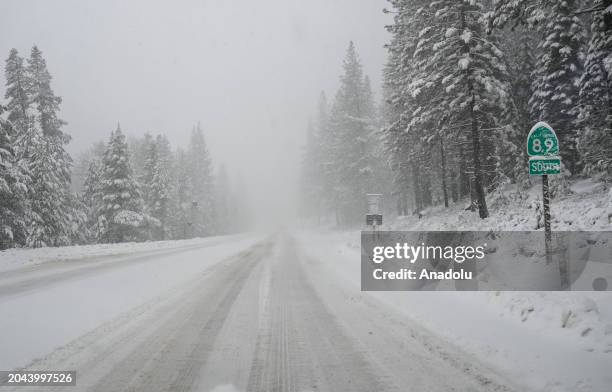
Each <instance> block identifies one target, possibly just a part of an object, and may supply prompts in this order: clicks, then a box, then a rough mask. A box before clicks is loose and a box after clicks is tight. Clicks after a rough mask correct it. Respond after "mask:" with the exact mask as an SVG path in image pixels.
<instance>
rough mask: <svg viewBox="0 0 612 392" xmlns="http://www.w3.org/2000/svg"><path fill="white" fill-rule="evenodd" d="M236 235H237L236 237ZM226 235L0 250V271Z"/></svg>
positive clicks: (194, 244) (151, 249) (175, 245)
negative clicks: (174, 239) (176, 239)
mask: <svg viewBox="0 0 612 392" xmlns="http://www.w3.org/2000/svg"><path fill="white" fill-rule="evenodd" d="M236 238H238V236H236ZM227 239H228V237H207V238H194V239H189V240H179V241H149V242H126V243H121V244H96V245H76V246H62V247H57V248H35V249H29V248H12V249H7V250H4V251H0V272H5V271H10V270H14V269H20V268H23V267H26V266H30V267H31V266H36V265H39V264H44V263H47V262H70V261H87V260H91V261H98V260H100V258H104V257H107V256H127V255H134V254H135V253H140V252H155V251H163V250H171V249H178V248H185V247H198V246H204V245H208V244H213V243H217V242H220V241H227Z"/></svg>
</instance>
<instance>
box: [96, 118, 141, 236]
mask: <svg viewBox="0 0 612 392" xmlns="http://www.w3.org/2000/svg"><path fill="white" fill-rule="evenodd" d="M102 165H103V168H102V183H101V187H100V194H101V199H102V208H101V210H100V213H101V217H100V218H101V219H99V222H100V225H101V226H103V227H104V229H103V230H101V231H102V237H101V240H102V241H104V242H113V243H114V242H124V241H130V240H132V241H133V240H138V239H140V238H141V237H142V234H143V231H144V230H145V229H146V228H147V226H148V221H147V217H146V216H145V215H144V214H143V201H142V197H141V194H140V190H139V187H138V184H137V182H136V180H135V179H134V176H133V173H132V167H131V165H130V161H129V153H128V145H127V142H126V139H125V136H124V135H123V132H121V127H119V126H117V130H116V131H114V132H112V134H111V138H110V141H109V143H108V147H107V149H106V152H105V153H104V159H103V162H102Z"/></svg>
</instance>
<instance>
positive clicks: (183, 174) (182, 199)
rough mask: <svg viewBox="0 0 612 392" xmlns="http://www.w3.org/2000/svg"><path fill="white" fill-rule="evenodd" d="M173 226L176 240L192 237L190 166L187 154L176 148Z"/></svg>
mask: <svg viewBox="0 0 612 392" xmlns="http://www.w3.org/2000/svg"><path fill="white" fill-rule="evenodd" d="M173 189H174V196H173V201H174V202H173V208H174V209H175V212H174V214H173V215H174V219H173V226H174V232H175V236H176V238H190V237H193V218H194V216H193V215H194V214H193V212H194V211H193V210H194V209H195V205H194V199H193V191H192V187H191V175H190V165H189V159H188V157H187V153H186V152H185V151H184V150H183V149H181V148H178V149H177V151H176V165H175V169H174V186H173Z"/></svg>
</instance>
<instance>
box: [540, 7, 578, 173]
mask: <svg viewBox="0 0 612 392" xmlns="http://www.w3.org/2000/svg"><path fill="white" fill-rule="evenodd" d="M578 6H579V1H577V0H563V1H558V2H555V3H553V4H552V5H551V6H550V9H549V11H550V14H549V15H550V17H549V18H548V19H547V21H546V23H545V25H544V26H542V27H541V33H542V34H543V37H544V38H543V39H542V41H540V44H539V50H540V52H541V54H540V56H539V57H538V62H537V64H536V70H535V72H534V74H533V95H532V97H531V100H530V102H529V103H530V106H531V112H532V113H533V116H534V117H535V118H536V119H537V120H541V121H546V122H548V123H549V124H550V125H551V126H552V127H553V128H554V129H555V131H556V133H557V135H558V136H559V143H560V146H559V147H560V153H561V157H562V158H563V163H564V164H565V166H566V167H567V168H568V169H569V171H570V172H571V173H572V174H576V173H577V172H578V171H579V170H580V158H579V155H578V149H577V145H576V144H577V138H578V135H579V133H580V131H579V129H578V127H579V124H578V121H577V117H578V104H579V102H578V91H579V87H578V85H579V80H580V76H581V73H582V69H583V59H584V54H583V45H584V39H585V31H584V27H583V25H582V21H581V20H580V18H579V17H578V16H576V15H575V13H576V11H577V10H578V8H579V7H578Z"/></svg>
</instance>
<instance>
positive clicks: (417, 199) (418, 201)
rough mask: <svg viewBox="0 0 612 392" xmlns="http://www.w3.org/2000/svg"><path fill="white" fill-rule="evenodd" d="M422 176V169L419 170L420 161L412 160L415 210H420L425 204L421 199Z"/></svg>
mask: <svg viewBox="0 0 612 392" xmlns="http://www.w3.org/2000/svg"><path fill="white" fill-rule="evenodd" d="M420 176H421V173H420V170H419V164H418V162H414V161H413V162H412V182H413V191H414V204H415V211H414V212H420V211H421V209H422V208H423V204H422V201H421V186H420V181H419V178H420Z"/></svg>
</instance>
